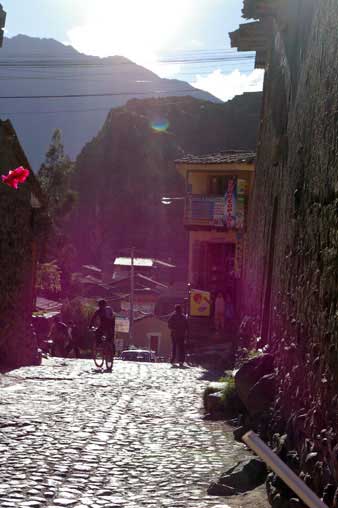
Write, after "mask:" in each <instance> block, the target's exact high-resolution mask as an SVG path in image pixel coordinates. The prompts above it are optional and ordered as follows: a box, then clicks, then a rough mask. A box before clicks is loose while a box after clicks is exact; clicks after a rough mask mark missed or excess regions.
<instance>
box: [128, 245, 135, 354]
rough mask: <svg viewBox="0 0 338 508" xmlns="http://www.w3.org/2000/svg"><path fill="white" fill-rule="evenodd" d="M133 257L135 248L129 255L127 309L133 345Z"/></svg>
mask: <svg viewBox="0 0 338 508" xmlns="http://www.w3.org/2000/svg"><path fill="white" fill-rule="evenodd" d="M134 257H135V247H132V248H131V253H130V309H129V342H130V345H132V343H133V338H134V337H133V331H134V330H133V328H134V289H135V288H134Z"/></svg>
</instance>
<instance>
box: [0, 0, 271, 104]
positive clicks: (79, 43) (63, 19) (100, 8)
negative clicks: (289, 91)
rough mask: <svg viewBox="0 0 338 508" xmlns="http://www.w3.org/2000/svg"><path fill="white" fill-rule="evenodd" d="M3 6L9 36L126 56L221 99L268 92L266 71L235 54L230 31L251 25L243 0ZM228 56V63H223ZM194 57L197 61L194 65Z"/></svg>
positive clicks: (20, 0)
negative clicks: (43, 39)
mask: <svg viewBox="0 0 338 508" xmlns="http://www.w3.org/2000/svg"><path fill="white" fill-rule="evenodd" d="M1 3H2V5H3V7H4V9H5V10H6V11H7V20H6V32H5V33H6V36H7V37H13V36H15V35H17V34H20V33H21V34H26V35H30V36H33V37H47V38H53V39H56V40H58V41H60V42H62V43H65V44H71V45H72V46H74V47H75V48H76V49H77V50H79V51H81V52H83V53H86V54H89V55H96V56H101V57H103V56H110V55H115V54H118V55H123V56H125V57H127V58H130V59H131V60H133V61H135V62H136V63H139V64H141V65H144V66H145V67H147V68H149V69H151V70H153V71H154V72H156V73H157V74H159V75H160V76H161V77H168V78H177V79H183V80H185V81H188V82H190V83H191V84H193V85H194V86H197V87H198V88H201V89H203V90H207V91H208V92H210V93H212V94H213V95H215V96H217V97H219V98H220V99H222V100H228V99H231V98H232V97H233V96H234V95H238V94H241V93H243V92H245V91H256V90H261V89H262V81H263V73H262V71H260V70H254V63H253V62H254V61H253V59H251V60H250V59H249V60H244V61H243V60H242V61H240V60H238V58H237V57H238V56H239V57H241V56H242V57H243V56H245V55H243V54H242V53H236V54H235V53H234V51H235V50H232V51H231V53H230V40H229V36H228V32H230V31H233V30H236V29H237V28H238V26H239V24H240V23H244V22H245V20H243V19H242V18H241V9H242V4H243V0H169V1H168V0H166V1H164V0H95V1H93V0H29V1H27V0H2V1H1ZM251 56H252V55H251ZM224 57H227V58H228V61H224V60H219V59H220V58H224ZM230 57H232V61H231V60H230V61H229V58H230ZM233 57H234V59H233ZM210 58H212V59H216V61H212V62H210ZM191 59H193V60H195V62H194V63H191V62H190V63H188V62H187V60H191ZM166 60H174V62H170V63H169V62H166ZM182 60H183V62H182ZM196 60H197V61H196Z"/></svg>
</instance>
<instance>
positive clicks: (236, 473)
mask: <svg viewBox="0 0 338 508" xmlns="http://www.w3.org/2000/svg"><path fill="white" fill-rule="evenodd" d="M266 476H267V469H266V465H265V463H264V462H263V461H262V460H260V459H258V458H249V459H247V460H245V461H243V462H240V463H239V464H237V465H236V466H235V467H232V468H230V469H229V470H228V471H226V472H225V473H224V474H223V475H222V476H221V477H220V479H219V483H221V484H222V485H226V486H227V487H231V488H233V489H234V491H235V493H236V494H238V493H242V492H247V491H248V490H253V489H255V488H256V487H258V486H259V485H262V483H264V482H265V479H266Z"/></svg>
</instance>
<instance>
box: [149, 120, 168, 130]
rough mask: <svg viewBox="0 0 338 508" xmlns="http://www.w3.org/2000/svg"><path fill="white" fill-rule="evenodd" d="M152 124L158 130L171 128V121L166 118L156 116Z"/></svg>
mask: <svg viewBox="0 0 338 508" xmlns="http://www.w3.org/2000/svg"><path fill="white" fill-rule="evenodd" d="M150 126H151V128H152V129H153V130H154V131H156V132H166V131H167V130H168V128H169V121H168V120H167V119H166V118H156V120H152V122H151V123H150Z"/></svg>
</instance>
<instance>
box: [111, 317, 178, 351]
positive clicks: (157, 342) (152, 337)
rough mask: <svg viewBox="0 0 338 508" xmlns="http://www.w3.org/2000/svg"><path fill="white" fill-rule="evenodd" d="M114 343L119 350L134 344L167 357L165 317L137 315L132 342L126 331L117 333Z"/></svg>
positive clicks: (169, 346) (168, 343) (166, 324)
mask: <svg viewBox="0 0 338 508" xmlns="http://www.w3.org/2000/svg"><path fill="white" fill-rule="evenodd" d="M116 343H117V346H118V347H119V349H120V350H122V349H127V348H128V347H129V346H135V347H137V348H138V349H147V350H151V351H154V352H155V353H156V354H157V355H158V356H162V357H165V358H168V357H169V356H170V352H171V338H170V331H169V329H168V322H167V320H166V319H161V318H159V317H157V316H154V315H152V314H148V315H144V316H141V315H139V316H137V317H136V318H135V319H134V328H133V342H132V344H131V343H130V340H129V336H128V333H118V334H117V341H116Z"/></svg>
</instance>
